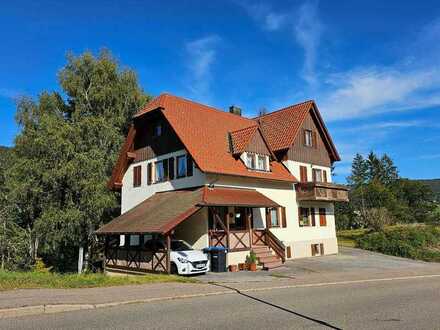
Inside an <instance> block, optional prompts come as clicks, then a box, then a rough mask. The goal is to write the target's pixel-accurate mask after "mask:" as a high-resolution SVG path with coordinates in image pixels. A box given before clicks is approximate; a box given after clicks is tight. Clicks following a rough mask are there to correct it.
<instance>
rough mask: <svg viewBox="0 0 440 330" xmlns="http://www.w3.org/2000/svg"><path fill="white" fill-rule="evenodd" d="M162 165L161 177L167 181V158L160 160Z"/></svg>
mask: <svg viewBox="0 0 440 330" xmlns="http://www.w3.org/2000/svg"><path fill="white" fill-rule="evenodd" d="M162 166H163V177H164V180H165V181H168V180H169V179H170V177H169V171H168V170H169V169H168V158H167V159H164V160H163V161H162Z"/></svg>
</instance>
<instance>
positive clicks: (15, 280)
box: [0, 271, 197, 291]
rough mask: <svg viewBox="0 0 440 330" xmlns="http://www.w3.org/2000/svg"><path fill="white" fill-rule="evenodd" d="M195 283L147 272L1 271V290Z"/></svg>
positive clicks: (174, 276) (190, 280) (185, 279)
mask: <svg viewBox="0 0 440 330" xmlns="http://www.w3.org/2000/svg"><path fill="white" fill-rule="evenodd" d="M158 282H161V283H165V282H180V283H195V282H197V280H195V279H193V278H188V277H182V276H176V275H165V274H145V275H139V276H106V275H104V274H81V275H79V274H57V273H49V272H7V271H0V291H4V290H12V289H31V288H53V289H63V288H92V287H105V286H117V285H133V284H146V283H158Z"/></svg>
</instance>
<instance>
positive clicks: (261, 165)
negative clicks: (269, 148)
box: [257, 155, 267, 171]
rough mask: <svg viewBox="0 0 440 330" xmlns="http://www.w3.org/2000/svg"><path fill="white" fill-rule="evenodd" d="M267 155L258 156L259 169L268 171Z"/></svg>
mask: <svg viewBox="0 0 440 330" xmlns="http://www.w3.org/2000/svg"><path fill="white" fill-rule="evenodd" d="M266 157H267V156H262V155H258V156H257V160H258V163H257V169H258V170H260V171H266Z"/></svg>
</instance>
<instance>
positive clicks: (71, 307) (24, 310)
mask: <svg viewBox="0 0 440 330" xmlns="http://www.w3.org/2000/svg"><path fill="white" fill-rule="evenodd" d="M436 277H440V274H429V275H414V276H402V277H392V278H376V279H363V280H349V281H339V282H321V283H308V284H292V285H283V286H269V287H262V288H249V289H236V288H233V287H228V286H226V285H222V284H216V283H212V284H214V285H218V286H219V287H222V288H224V289H225V290H221V291H214V292H206V293H195V294H185V295H180V296H166V297H156V298H146V299H136V300H125V301H115V302H107V303H98V304H49V305H36V306H25V307H16V308H5V309H0V319H5V318H11V317H19V316H29V315H41V314H52V313H62V312H72V311H78V310H89V309H98V308H107V307H115V306H123V305H130V304H142V303H152V302H157V301H169V300H177V299H187V298H198V297H209V296H218V295H225V294H237V293H243V292H259V291H267V290H276V289H291V288H307V287H321V286H333V285H344V284H359V283H371V282H387V281H402V280H409V279H422V278H436Z"/></svg>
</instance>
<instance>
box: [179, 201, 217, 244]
mask: <svg viewBox="0 0 440 330" xmlns="http://www.w3.org/2000/svg"><path fill="white" fill-rule="evenodd" d="M174 237H175V238H177V239H183V240H184V241H186V242H188V243H189V244H190V245H191V246H192V247H193V248H194V249H199V250H201V249H204V248H206V247H208V246H209V238H208V209H207V208H202V209H201V210H200V211H198V212H197V213H196V214H194V215H193V216H191V217H189V218H188V219H186V220H184V221H183V222H182V223H180V224H179V225H178V226H177V227H176V228H175V230H174Z"/></svg>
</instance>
